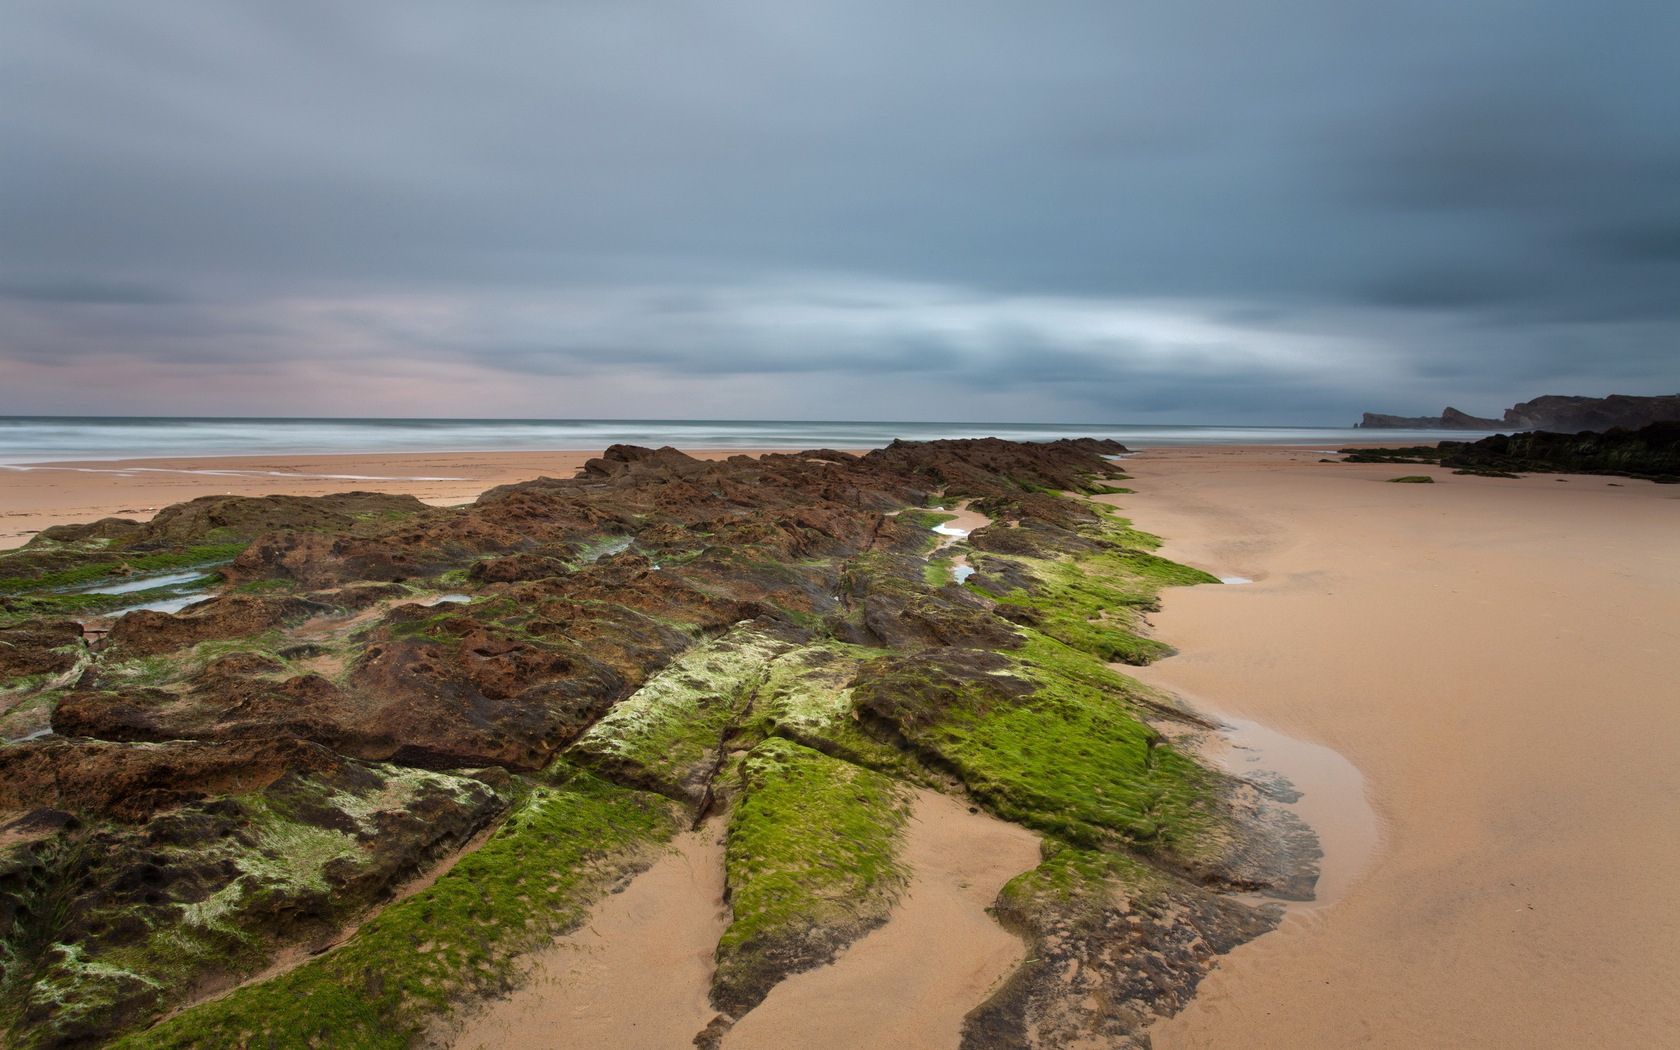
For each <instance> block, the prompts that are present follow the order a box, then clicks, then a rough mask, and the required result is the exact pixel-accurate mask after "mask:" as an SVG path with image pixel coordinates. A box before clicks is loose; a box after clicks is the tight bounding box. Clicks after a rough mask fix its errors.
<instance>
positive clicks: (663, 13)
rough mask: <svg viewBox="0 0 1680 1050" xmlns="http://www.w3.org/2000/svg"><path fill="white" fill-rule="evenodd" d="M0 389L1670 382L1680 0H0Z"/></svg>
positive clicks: (680, 411)
mask: <svg viewBox="0 0 1680 1050" xmlns="http://www.w3.org/2000/svg"><path fill="white" fill-rule="evenodd" d="M0 25H3V26H4V30H3V31H0V143H3V145H0V412H7V413H124V414H151V413H159V414H172V413H191V414H245V413H250V414H302V415H449V416H463V415H466V416H540V417H578V416H581V417H661V418H666V417H685V418H789V419H833V418H844V419H930V420H985V421H1035V420H1036V421H1087V422H1130V421H1136V422H1160V421H1174V422H1251V423H1263V422H1276V423H1346V422H1351V421H1352V420H1353V419H1356V418H1357V417H1358V413H1359V412H1360V411H1361V410H1363V409H1367V408H1371V409H1381V410H1387V411H1396V412H1423V411H1438V410H1439V409H1440V407H1441V406H1442V405H1443V404H1445V403H1449V402H1450V403H1452V404H1455V405H1458V406H1459V407H1461V408H1465V409H1469V410H1472V411H1482V412H1496V411H1497V410H1498V409H1501V408H1503V407H1504V406H1506V405H1509V404H1510V403H1512V402H1513V401H1516V400H1518V399H1521V398H1527V397H1531V396H1534V395H1538V394H1542V393H1588V394H1604V393H1610V392H1625V393H1673V392H1675V391H1676V390H1680V62H1677V61H1676V58H1675V56H1676V55H1677V54H1680V4H1674V3H1653V2H1646V0H1639V2H1623V0H1592V2H1588V0H1573V2H1560V0H1474V2H1466V0H1452V2H1439V0H1408V2H1406V3H1396V2H1392V0H1383V2H1381V3H1366V2H1360V0H1296V2H1286V3H1270V4H1260V3H1254V2H1252V0H1170V2H1169V0H1162V2H1144V0H1100V2H1091V3H1079V2H1049V3H1037V4H1026V3H1019V2H1010V3H1001V2H992V0H960V2H956V0H953V2H944V0H925V2H921V3H913V4H903V3H883V2H878V0H846V2H837V0H836V2H815V0H761V2H745V0H711V2H675V0H667V2H664V3H653V2H644V0H564V2H562V0H555V2H538V0H479V2H476V3H459V2H450V3H429V2H424V0H401V2H394V0H393V2H385V0H356V2H354V3H344V2H342V0H330V2H315V0H287V2H286V3H265V4H258V3H243V2H230V0H202V2H192V3H187V2H177V0H147V2H145V3H134V2H132V0H111V2H98V0H77V2H75V3H63V2H51V0H0Z"/></svg>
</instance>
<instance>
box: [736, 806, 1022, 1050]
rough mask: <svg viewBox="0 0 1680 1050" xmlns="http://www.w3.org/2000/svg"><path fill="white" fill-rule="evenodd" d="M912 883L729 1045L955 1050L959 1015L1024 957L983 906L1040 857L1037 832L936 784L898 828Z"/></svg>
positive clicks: (746, 1048) (775, 993) (750, 1018)
mask: <svg viewBox="0 0 1680 1050" xmlns="http://www.w3.org/2000/svg"><path fill="white" fill-rule="evenodd" d="M902 856H903V859H904V861H905V863H906V864H907V865H908V866H909V868H910V871H911V878H910V885H909V887H908V888H907V889H906V891H905V894H904V897H903V899H902V900H900V901H899V904H898V906H897V907H896V908H894V909H893V913H892V916H891V918H889V919H888V920H887V922H886V925H884V926H882V927H880V928H879V929H876V930H874V931H872V932H870V933H869V934H867V935H865V936H864V937H863V938H862V939H861V940H859V941H858V942H857V943H855V944H853V945H852V946H851V947H849V948H847V949H846V950H845V951H844V952H842V953H841V955H840V957H839V958H837V959H836V960H835V961H834V963H833V964H832V965H830V966H825V967H822V968H820V969H816V970H808V971H806V972H805V973H801V974H795V975H794V976H792V977H790V978H788V979H787V980H785V981H783V982H782V983H781V984H779V985H777V986H776V987H775V988H774V989H773V990H772V991H771V992H770V995H769V996H768V997H767V998H766V999H765V1000H764V1002H763V1003H761V1004H759V1006H758V1008H757V1009H755V1010H753V1011H752V1012H751V1013H748V1014H747V1015H746V1016H745V1017H743V1018H742V1019H741V1020H740V1021H739V1022H738V1023H737V1024H736V1025H735V1027H734V1028H733V1029H732V1030H731V1031H730V1033H729V1035H728V1037H727V1038H725V1040H724V1042H723V1046H724V1048H725V1050H788V1048H790V1047H800V1048H803V1050H851V1048H855V1047H893V1048H895V1050H950V1048H952V1047H955V1046H956V1045H957V1044H958V1042H959V1041H960V1036H961V1031H962V1019H963V1016H964V1015H965V1014H967V1013H968V1012H969V1011H970V1010H972V1009H974V1007H976V1006H978V1005H980V1003H981V1002H983V1001H984V1000H985V999H986V997H987V996H988V995H989V994H990V993H991V991H992V989H993V988H994V987H996V986H997V985H998V984H999V983H1000V982H1002V981H1003V980H1004V978H1006V977H1008V976H1009V975H1010V974H1011V973H1013V972H1014V970H1015V967H1017V966H1018V965H1020V963H1021V960H1022V959H1023V958H1025V956H1026V950H1025V946H1024V945H1023V944H1022V943H1021V941H1020V939H1019V938H1017V937H1015V936H1014V935H1012V934H1010V933H1007V932H1005V931H1004V929H1003V928H1002V927H1001V926H999V925H998V924H997V923H996V922H994V921H993V920H992V917H991V916H990V915H988V914H987V913H986V908H988V907H990V906H991V904H992V902H993V901H994V900H996V899H997V894H998V890H1000V889H1002V888H1003V884H1004V883H1006V882H1008V881H1009V880H1010V879H1012V878H1014V877H1015V876H1016V875H1019V874H1020V873H1021V872H1023V871H1026V870H1028V869H1029V868H1032V867H1034V866H1036V865H1037V864H1038V836H1037V835H1034V834H1033V833H1032V832H1030V831H1027V830H1026V829H1025V828H1021V827H1018V826H1016V825H1014V824H1006V823H1004V822H1003V821H1001V820H998V819H996V818H995V817H992V816H989V815H987V814H985V813H971V812H969V807H968V805H967V804H965V803H963V802H960V801H958V800H956V799H953V798H950V797H948V796H946V795H941V794H938V793H937V792H933V791H926V790H924V791H920V792H918V794H917V797H916V808H915V814H914V816H913V818H912V820H911V822H910V825H909V828H908V830H907V831H906V834H905V843H904V852H903V854H902Z"/></svg>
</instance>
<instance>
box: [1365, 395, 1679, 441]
mask: <svg viewBox="0 0 1680 1050" xmlns="http://www.w3.org/2000/svg"><path fill="white" fill-rule="evenodd" d="M1671 420H1680V394H1668V395H1662V396H1658V397H1634V396H1631V395H1627V394H1611V395H1610V396H1609V397H1567V396H1563V395H1559V394H1547V395H1546V396H1544V397H1537V398H1535V399H1534V400H1532V401H1523V402H1521V403H1519V404H1517V405H1514V406H1512V407H1511V408H1508V409H1506V410H1505V415H1504V417H1503V418H1501V419H1486V418H1483V417H1480V416H1472V415H1469V414H1467V413H1464V412H1460V411H1459V410H1458V409H1456V408H1447V409H1445V410H1443V411H1442V413H1441V414H1440V415H1439V416H1386V415H1382V414H1381V413H1377V412H1367V413H1365V418H1364V419H1363V420H1361V421H1360V422H1359V424H1358V425H1359V426H1360V427H1361V428H1363V429H1367V430H1381V429H1405V430H1552V431H1558V432H1561V433H1571V434H1573V433H1576V432H1578V431H1582V430H1609V429H1611V428H1612V427H1621V428H1624V429H1637V428H1639V427H1643V426H1646V425H1648V424H1651V423H1661V422H1665V421H1671Z"/></svg>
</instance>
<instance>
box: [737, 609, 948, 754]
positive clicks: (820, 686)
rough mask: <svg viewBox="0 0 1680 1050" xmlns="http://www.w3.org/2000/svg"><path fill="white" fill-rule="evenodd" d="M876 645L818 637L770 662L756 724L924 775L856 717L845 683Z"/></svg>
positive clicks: (764, 730) (767, 732)
mask: <svg viewBox="0 0 1680 1050" xmlns="http://www.w3.org/2000/svg"><path fill="white" fill-rule="evenodd" d="M880 655H881V651H880V650H879V649H867V648H864V647H863V646H857V645H846V644H844V643H841V642H833V641H829V642H822V643H817V644H814V645H808V646H804V647H802V648H800V649H797V650H795V651H793V652H791V653H788V654H787V655H785V656H782V657H781V658H779V659H777V660H776V661H774V662H773V663H771V664H770V666H769V669H768V673H767V674H766V676H765V680H764V682H763V684H762V685H761V686H760V687H759V691H758V701H757V705H756V710H755V714H756V718H757V721H756V723H755V724H756V726H757V728H758V729H759V731H760V734H761V735H763V736H783V737H786V738H788V739H790V740H793V741H795V742H796V743H799V744H803V745H805V746H806V747H810V748H814V749H816V750H818V751H821V752H823V753H825V754H828V755H833V756H835V757H838V758H843V759H845V760H846V761H848V762H855V763H857V764H858V765H863V766H868V767H870V768H871V769H876V770H881V771H884V772H888V773H891V774H893V775H896V776H900V777H905V778H908V779H913V780H921V779H924V774H923V772H922V771H921V770H920V769H919V768H918V767H917V765H916V763H915V761H914V759H913V758H912V757H911V756H910V755H907V754H906V753H905V752H903V751H902V750H900V749H899V748H896V747H893V746H892V745H891V744H888V743H885V742H883V741H880V740H877V739H875V738H874V737H872V736H870V735H869V733H868V732H866V731H865V730H864V728H863V726H862V724H861V723H860V722H859V720H858V715H857V708H856V703H855V700H854V698H853V695H852V689H851V683H852V680H853V678H855V677H856V675H857V671H858V668H859V667H861V666H863V664H864V663H866V662H867V661H870V660H874V659H876V658H878V657H879V656H880Z"/></svg>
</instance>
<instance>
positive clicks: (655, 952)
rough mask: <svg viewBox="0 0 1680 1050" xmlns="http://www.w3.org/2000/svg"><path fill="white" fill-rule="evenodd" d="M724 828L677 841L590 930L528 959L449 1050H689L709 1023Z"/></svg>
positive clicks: (604, 904)
mask: <svg viewBox="0 0 1680 1050" xmlns="http://www.w3.org/2000/svg"><path fill="white" fill-rule="evenodd" d="M722 838H723V822H722V821H721V820H713V821H711V822H709V823H708V824H706V825H705V826H704V827H702V828H700V829H699V830H698V831H690V832H684V833H683V834H680V835H678V836H677V837H676V839H674V840H673V842H672V844H671V848H670V849H669V851H668V852H666V853H664V854H663V855H662V856H660V858H659V859H658V860H657V861H655V862H654V864H653V866H652V867H650V868H648V869H647V870H646V871H644V872H642V873H641V874H640V875H637V876H636V877H635V878H634V879H632V880H631V881H630V883H629V885H628V886H626V887H625V888H624V889H623V890H622V891H621V892H619V893H615V894H612V895H610V896H608V897H607V898H606V899H605V900H603V901H601V902H600V903H599V904H597V905H596V906H595V909H594V910H593V911H592V912H591V914H590V917H589V920H588V922H586V923H585V924H584V926H583V927H582V928H580V929H578V930H576V931H574V932H572V933H570V934H567V935H566V936H563V937H560V938H558V939H556V940H555V942H554V944H553V946H552V947H549V948H546V949H543V950H542V951H540V952H538V953H536V954H535V955H534V956H533V958H532V963H531V967H532V968H531V970H530V973H529V979H528V980H527V981H526V982H525V983H524V984H523V985H521V986H520V988H519V989H518V990H517V991H515V992H514V993H513V994H512V995H510V996H508V997H507V998H505V999H499V1000H497V1001H496V1002H493V1003H490V1004H489V1005H488V1006H487V1007H486V1008H485V1009H484V1010H483V1011H481V1012H479V1013H477V1014H474V1015H473V1016H472V1017H470V1018H468V1019H467V1022H466V1024H465V1025H464V1027H463V1028H462V1030H461V1032H460V1034H459V1035H457V1036H456V1037H455V1038H454V1039H453V1040H452V1041H451V1042H450V1046H452V1047H454V1048H456V1050H500V1048H503V1047H551V1046H568V1047H574V1046H575V1047H603V1048H605V1047H614V1048H622V1050H670V1048H673V1047H686V1046H690V1045H692V1041H693V1039H694V1035H695V1033H696V1032H698V1031H700V1029H702V1028H704V1027H705V1026H706V1025H707V1024H708V1023H709V1022H710V1021H711V1019H712V1018H713V1017H714V1016H716V1011H714V1010H713V1009H712V1008H711V1005H710V1003H709V1001H708V999H707V996H708V994H709V992H710V989H711V980H712V970H713V963H712V953H713V952H714V951H715V950H716V948H717V942H718V938H719V937H721V936H722V935H723V931H724V927H725V926H726V924H727V921H728V913H727V910H726V908H725V906H724V903H723V841H722Z"/></svg>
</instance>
